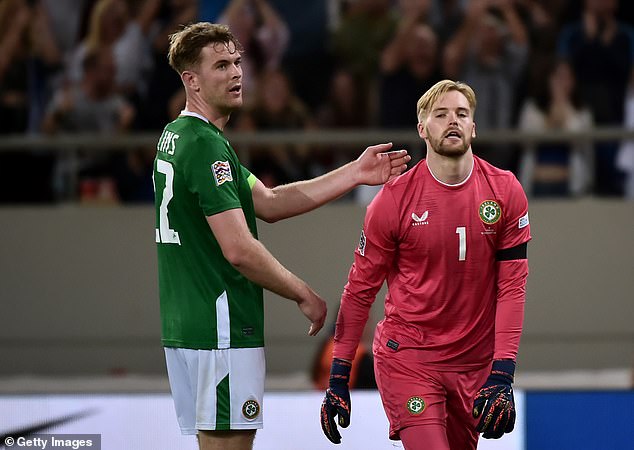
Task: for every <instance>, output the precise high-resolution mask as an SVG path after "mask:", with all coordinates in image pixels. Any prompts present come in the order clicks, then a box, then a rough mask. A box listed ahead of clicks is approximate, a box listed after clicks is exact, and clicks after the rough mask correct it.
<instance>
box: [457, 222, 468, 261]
mask: <svg viewBox="0 0 634 450" xmlns="http://www.w3.org/2000/svg"><path fill="white" fill-rule="evenodd" d="M456 234H458V241H459V243H458V261H464V260H465V258H466V257H467V228H466V227H458V228H456Z"/></svg>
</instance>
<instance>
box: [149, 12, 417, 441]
mask: <svg viewBox="0 0 634 450" xmlns="http://www.w3.org/2000/svg"><path fill="white" fill-rule="evenodd" d="M241 52H242V48H241V46H240V43H239V42H238V41H237V39H236V38H235V37H234V36H233V35H232V33H231V32H230V31H229V29H228V28H227V27H226V26H224V25H218V24H210V23H197V24H193V25H189V26H187V27H185V28H184V29H182V30H181V31H179V32H177V33H174V34H173V35H172V36H171V37H170V50H169V62H170V65H171V66H172V67H173V68H174V69H175V70H176V71H177V72H178V73H179V74H180V76H181V80H182V82H183V84H184V86H185V92H186V98H187V100H186V105H185V109H184V110H183V111H182V112H181V114H180V116H179V117H178V118H177V119H176V120H174V121H173V122H171V123H170V124H168V125H167V126H166V127H165V129H164V131H163V133H162V135H161V137H160V139H159V142H158V144H157V154H156V159H155V165H154V187H155V191H156V242H157V247H158V268H159V292H160V301H161V323H162V343H163V346H164V347H165V355H166V361H167V369H168V375H169V380H170V387H171V390H172V396H173V399H174V404H175V407H176V413H177V416H178V421H179V425H180V427H181V432H182V433H183V434H197V435H198V442H199V446H200V448H201V449H202V450H209V449H220V448H222V449H225V450H227V449H228V450H232V449H239V450H242V449H250V448H252V445H253V438H254V436H255V432H256V429H258V428H262V423H263V422H262V406H261V405H262V397H263V393H264V349H263V347H264V330H263V323H264V312H263V288H264V289H268V290H270V291H272V292H275V293H276V294H278V295H280V296H282V297H285V298H287V299H290V300H293V301H295V302H296V303H297V305H298V306H299V309H300V310H301V312H302V313H303V314H304V315H305V316H306V317H307V318H308V320H309V321H310V322H311V325H310V329H309V332H308V333H309V335H311V336H313V335H315V334H317V332H318V331H319V330H320V329H321V328H322V326H323V324H324V320H325V318H326V303H325V302H324V300H323V299H322V298H321V297H320V296H319V295H318V294H317V293H315V292H314V291H313V290H312V289H311V288H310V287H309V286H308V285H307V284H306V283H305V282H304V281H302V280H301V279H299V278H298V277H297V276H295V275H294V274H292V273H291V272H289V271H288V270H287V269H286V268H285V267H284V266H283V265H282V264H280V262H279V261H277V259H275V257H273V255H271V254H270V253H269V252H268V250H267V249H266V248H265V247H264V246H263V245H262V244H261V243H260V242H259V241H258V240H257V228H256V217H258V218H260V219H262V220H265V221H267V222H275V221H277V220H280V219H285V218H288V217H292V216H296V215H298V214H302V213H304V212H307V211H311V210H313V209H315V208H317V207H319V206H321V205H323V204H325V203H327V202H329V201H331V200H333V199H335V198H337V197H339V196H341V195H343V194H344V193H346V192H348V191H349V190H351V189H352V188H354V187H355V186H357V185H359V184H371V185H376V184H382V183H385V182H386V181H388V180H389V179H391V178H393V177H395V176H397V175H399V174H400V173H402V172H403V171H404V170H405V169H406V164H407V162H408V161H409V159H410V157H409V156H408V155H407V152H406V151H404V150H401V151H388V150H389V149H390V148H391V144H380V145H375V146H371V147H368V148H367V149H366V150H365V151H364V152H363V153H362V154H361V156H359V158H357V159H356V160H355V161H353V162H351V163H348V164H347V165H345V166H342V167H340V168H339V169H336V170H334V171H332V172H329V173H327V174H325V175H322V176H320V177H318V178H314V179H312V180H308V181H301V182H297V183H292V184H288V185H283V186H278V187H275V188H271V189H270V188H267V187H265V186H264V184H262V182H261V181H259V180H258V179H257V178H256V177H255V176H254V175H253V174H252V173H250V172H249V171H248V170H247V169H246V168H245V167H244V166H242V165H241V163H240V161H239V160H238V157H237V156H236V153H235V152H234V150H233V148H232V147H231V145H230V144H229V142H228V141H227V139H226V138H225V137H224V135H223V128H224V126H225V125H226V124H227V121H228V120H229V116H230V115H231V112H232V111H234V110H235V109H237V108H239V107H240V106H242V84H241V78H242V69H241V67H240V62H241Z"/></svg>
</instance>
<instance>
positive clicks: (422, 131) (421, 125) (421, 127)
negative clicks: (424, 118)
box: [416, 122, 427, 139]
mask: <svg viewBox="0 0 634 450" xmlns="http://www.w3.org/2000/svg"><path fill="white" fill-rule="evenodd" d="M416 129H417V130H418V135H419V136H420V137H421V138H422V139H426V138H427V135H426V133H425V124H424V123H422V122H418V125H416Z"/></svg>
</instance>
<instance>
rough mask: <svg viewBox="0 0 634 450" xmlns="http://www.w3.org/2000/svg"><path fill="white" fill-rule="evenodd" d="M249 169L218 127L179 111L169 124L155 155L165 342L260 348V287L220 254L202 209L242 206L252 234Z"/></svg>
mask: <svg viewBox="0 0 634 450" xmlns="http://www.w3.org/2000/svg"><path fill="white" fill-rule="evenodd" d="M255 181H256V179H255V176H254V175H253V174H251V173H250V172H249V171H248V170H247V169H246V168H244V167H243V166H242V165H241V164H240V162H239V161H238V157H237V156H236V154H235V152H234V150H233V148H231V145H229V142H228V141H227V139H226V138H225V137H224V136H223V134H222V132H221V131H220V130H219V129H218V128H216V127H215V126H214V125H213V124H211V123H209V122H208V121H207V120H206V119H205V118H203V117H202V116H199V115H197V114H194V113H189V112H185V113H183V115H181V116H180V117H178V118H177V119H176V120H175V121H173V122H172V123H170V124H168V125H167V126H166V127H165V129H164V130H163V134H162V135H161V138H160V139H159V142H158V145H157V152H156V158H155V161H154V190H155V193H156V194H155V204H156V242H157V247H158V272H159V294H160V299H161V326H162V343H163V345H164V346H165V347H183V348H192V349H218V348H240V347H262V346H263V345H264V330H263V328H264V305H263V291H262V288H261V287H260V286H258V285H256V284H255V283H253V282H251V281H249V280H248V279H246V278H245V277H244V276H242V275H241V274H240V273H239V272H238V271H237V270H236V269H235V268H234V267H233V266H232V265H231V264H230V263H229V262H228V261H227V260H226V259H225V258H224V256H223V254H222V250H221V248H220V245H219V244H218V241H217V240H216V238H215V237H214V235H213V233H212V231H211V228H210V227H209V224H208V222H207V216H212V215H214V214H217V213H220V212H223V211H227V210H229V209H234V208H241V209H242V211H243V212H244V216H245V218H246V221H247V224H248V226H249V229H250V230H251V233H252V234H253V236H254V237H255V238H257V228H256V218H255V208H254V206H253V197H252V196H251V189H252V187H253V185H254V184H255Z"/></svg>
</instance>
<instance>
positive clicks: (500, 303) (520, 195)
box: [493, 177, 531, 360]
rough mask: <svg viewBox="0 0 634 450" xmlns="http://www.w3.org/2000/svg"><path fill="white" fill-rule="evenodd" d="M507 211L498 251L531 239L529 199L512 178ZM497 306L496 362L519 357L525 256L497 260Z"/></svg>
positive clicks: (522, 316) (522, 320) (526, 265)
mask: <svg viewBox="0 0 634 450" xmlns="http://www.w3.org/2000/svg"><path fill="white" fill-rule="evenodd" d="M508 194H509V195H508V197H507V202H506V205H505V209H506V211H507V213H506V215H505V219H504V220H505V223H504V229H503V231H502V237H501V240H500V242H499V244H498V249H499V250H505V249H510V248H513V247H517V246H520V245H522V244H525V243H526V242H528V241H529V240H530V239H531V235H530V225H529V221H528V200H527V199H526V194H524V190H523V189H522V186H521V185H520V183H519V182H518V181H517V179H516V178H515V177H512V182H511V185H510V189H509V193H508ZM496 266H497V296H496V297H497V307H496V314H495V347H494V352H493V358H494V359H513V360H515V359H516V357H517V352H518V349H519V343H520V337H521V334H522V327H523V322H524V304H525V299H526V280H527V278H528V260H527V259H526V256H525V254H522V253H521V252H518V253H517V254H515V256H513V257H510V258H508V259H507V258H504V259H503V260H501V261H497V263H496Z"/></svg>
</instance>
